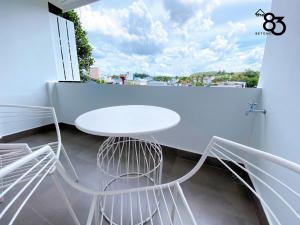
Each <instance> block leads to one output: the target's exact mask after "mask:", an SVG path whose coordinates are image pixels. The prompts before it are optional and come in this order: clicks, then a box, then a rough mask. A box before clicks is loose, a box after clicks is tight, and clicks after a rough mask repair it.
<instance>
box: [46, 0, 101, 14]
mask: <svg viewBox="0 0 300 225" xmlns="http://www.w3.org/2000/svg"><path fill="white" fill-rule="evenodd" d="M97 1H99V0H49V2H51V3H52V4H54V5H55V6H57V7H59V8H61V9H62V10H63V12H67V11H70V10H72V9H76V8H79V7H81V6H84V5H87V4H90V3H93V2H97Z"/></svg>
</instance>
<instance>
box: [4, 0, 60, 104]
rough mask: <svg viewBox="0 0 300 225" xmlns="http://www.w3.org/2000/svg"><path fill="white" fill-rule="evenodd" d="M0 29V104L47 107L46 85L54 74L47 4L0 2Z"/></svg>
mask: <svg viewBox="0 0 300 225" xmlns="http://www.w3.org/2000/svg"><path fill="white" fill-rule="evenodd" d="M0 28H1V35H0V49H1V53H0V68H1V69H0V104H3V103H9V104H29V105H49V101H48V95H47V89H46V82H47V81H51V80H57V74H56V67H55V61H54V54H53V48H52V40H51V33H50V31H51V29H50V23H49V13H48V3H47V1H44V0H26V1H24V0H10V1H1V6H0Z"/></svg>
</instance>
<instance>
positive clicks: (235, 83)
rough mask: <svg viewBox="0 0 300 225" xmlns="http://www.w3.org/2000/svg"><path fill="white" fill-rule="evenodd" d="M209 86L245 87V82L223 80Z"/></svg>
mask: <svg viewBox="0 0 300 225" xmlns="http://www.w3.org/2000/svg"><path fill="white" fill-rule="evenodd" d="M211 87H235V88H245V87H246V82H243V81H224V82H219V83H217V84H215V85H212V86H211Z"/></svg>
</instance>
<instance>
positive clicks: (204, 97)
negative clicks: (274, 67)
mask: <svg viewBox="0 0 300 225" xmlns="http://www.w3.org/2000/svg"><path fill="white" fill-rule="evenodd" d="M54 85H55V87H54V89H53V93H56V97H55V96H54V100H53V102H55V103H56V108H58V109H59V111H60V112H61V114H60V121H61V122H64V123H69V124H74V121H75V119H76V117H77V116H79V115H80V114H82V113H84V112H87V111H90V110H93V109H96V108H101V107H108V106H114V105H126V104H145V105H155V106H161V107H166V108H169V109H173V110H175V111H176V112H178V113H179V114H180V115H181V117H182V121H181V123H180V124H179V125H178V126H177V127H175V128H173V129H171V130H169V131H165V132H161V133H159V134H157V135H156V137H157V139H158V141H159V142H160V143H161V144H164V145H167V146H171V147H176V148H179V149H184V150H188V151H191V152H198V153H201V152H202V150H203V149H204V148H205V147H206V145H207V144H208V142H209V140H210V138H211V137H212V136H213V135H218V136H221V137H225V138H228V139H231V140H235V141H238V142H240V143H244V144H250V140H251V138H250V134H251V130H252V125H253V119H254V117H253V115H249V116H245V111H246V109H247V107H248V103H249V102H255V101H257V98H258V97H259V95H260V91H261V90H260V89H243V88H202V87H155V86H119V85H98V84H93V83H87V84H76V83H75V84H74V83H56V84H54ZM57 96H58V98H57ZM110 119H111V120H113V118H110Z"/></svg>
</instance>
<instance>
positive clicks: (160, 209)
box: [0, 137, 300, 225]
mask: <svg viewBox="0 0 300 225" xmlns="http://www.w3.org/2000/svg"><path fill="white" fill-rule="evenodd" d="M19 147H21V146H19ZM27 152H28V149H27V150H26V151H25V150H23V151H22V153H23V154H25V156H20V157H17V158H16V159H14V158H12V160H11V161H12V162H11V163H9V164H8V165H6V166H5V167H4V168H2V169H1V170H0V179H5V178H6V176H10V174H12V173H13V172H14V171H16V170H18V169H19V168H24V166H25V165H27V164H28V163H30V162H32V161H33V162H34V164H33V166H32V165H30V166H29V168H30V169H31V170H34V168H33V167H34V166H35V168H37V167H39V170H37V171H41V172H40V173H39V174H38V172H34V174H35V175H33V176H32V178H31V179H30V180H29V181H27V180H26V179H25V180H26V181H27V182H31V183H33V181H35V182H37V184H39V183H40V182H41V179H42V178H43V177H44V175H45V176H46V175H47V174H49V173H51V170H52V168H56V171H57V173H55V174H53V178H54V179H53V180H54V181H55V184H56V185H57V187H58V189H59V190H60V193H61V194H62V197H63V199H64V200H65V202H66V206H67V208H68V209H69V212H70V214H71V216H72V218H73V220H74V224H76V225H80V222H79V220H78V218H77V215H76V214H75V212H74V210H73V208H72V205H71V203H70V202H69V200H68V198H67V197H66V195H65V193H64V189H63V188H62V186H61V184H60V182H59V179H56V178H55V177H56V176H57V175H59V176H61V177H62V178H63V180H65V181H66V182H67V183H68V184H70V185H71V187H73V188H74V189H76V190H78V191H80V192H83V193H85V194H88V195H90V196H92V201H91V205H90V210H89V214H88V215H87V220H86V223H85V224H87V225H90V224H92V222H93V221H94V222H95V225H100V224H101V225H102V224H123V225H136V224H142V223H143V222H144V218H145V217H147V222H148V223H149V224H151V225H159V224H168V225H169V224H181V225H188V224H193V225H195V224H197V222H196V220H195V218H194V216H193V213H192V211H191V209H190V207H189V205H188V203H187V201H186V198H185V196H184V194H183V191H182V189H181V186H180V184H181V183H183V182H185V181H186V180H188V179H190V178H191V177H192V176H193V175H194V174H195V173H196V172H197V171H198V170H199V169H200V168H201V166H202V165H203V163H204V162H205V160H206V158H207V157H208V156H209V155H212V156H214V157H215V158H216V159H218V160H219V161H220V162H221V163H222V164H223V165H224V166H225V167H226V168H227V169H228V170H229V171H231V172H232V173H233V174H234V175H235V176H236V177H237V178H238V179H239V180H240V181H241V183H243V184H244V185H245V187H247V188H248V189H249V190H250V191H252V192H253V194H254V195H255V196H256V197H257V198H258V199H259V200H260V202H261V204H262V205H263V206H264V208H265V210H266V211H267V212H268V213H270V216H271V217H272V219H273V220H274V224H279V225H280V224H283V225H286V224H287V223H284V222H283V221H282V218H280V215H279V214H278V213H275V212H274V208H276V207H278V205H271V204H269V203H268V202H267V199H265V196H264V195H261V194H260V193H259V192H258V191H257V190H255V188H253V187H252V186H251V185H250V184H249V183H248V182H247V180H245V179H244V178H243V177H242V176H241V175H239V173H238V172H236V171H235V169H233V168H232V164H234V165H235V166H236V167H238V168H239V169H241V170H244V171H246V172H247V174H249V176H250V177H251V178H252V179H257V180H258V181H260V183H261V184H262V185H264V186H265V187H266V188H267V189H268V190H269V191H270V193H271V194H274V198H277V199H279V201H280V202H282V203H283V204H282V208H281V209H283V210H288V211H290V212H291V217H292V216H293V219H294V220H291V221H293V222H291V223H288V224H289V225H290V224H295V225H296V224H300V219H299V209H298V208H299V205H296V206H292V201H291V200H288V199H287V198H286V197H284V196H282V194H281V192H282V189H279V190H277V191H276V190H275V187H277V186H275V185H272V186H271V185H270V184H269V182H267V181H268V180H263V179H262V178H261V177H259V176H258V175H257V174H256V173H255V172H253V170H251V169H250V167H252V168H255V170H256V171H259V172H261V173H262V174H263V175H264V176H267V177H268V178H270V179H271V180H272V181H275V182H276V183H278V184H279V185H280V186H281V188H284V189H286V190H287V191H289V192H291V194H293V195H294V196H295V198H297V199H299V196H300V195H299V193H298V192H297V191H296V190H295V188H292V187H291V186H290V185H288V184H287V183H286V182H283V181H281V180H280V179H279V178H276V177H275V176H274V175H272V174H270V173H269V172H267V171H266V170H264V169H262V168H260V167H259V166H258V165H255V164H254V162H256V161H257V159H259V160H262V161H266V162H267V163H272V164H274V165H276V166H279V167H281V168H282V169H285V170H288V171H290V172H291V173H295V174H296V177H297V178H299V174H300V165H298V164H296V163H293V162H291V161H288V160H285V159H283V158H280V157H277V156H274V155H272V154H269V153H265V152H262V151H259V150H257V149H254V148H250V147H248V146H245V145H241V144H238V143H235V142H232V141H229V140H225V139H222V138H219V137H213V138H212V139H211V141H210V143H209V145H208V146H207V148H206V149H205V151H204V154H203V155H202V157H201V158H200V160H199V162H198V163H197V165H196V166H195V167H194V168H193V169H192V170H191V171H190V172H189V173H187V174H186V175H184V176H183V177H181V178H179V179H177V180H174V181H171V182H169V183H164V184H158V185H157V184H154V185H152V186H146V185H145V186H139V187H137V188H129V189H123V190H113V191H110V190H106V191H102V190H100V191H99V190H93V189H90V188H87V187H85V186H83V185H81V184H79V183H76V182H74V180H73V179H72V178H71V177H70V176H69V175H68V172H67V171H66V170H65V169H64V167H63V166H62V163H61V162H60V160H59V158H57V157H56V155H55V154H54V152H53V151H52V150H51V147H50V146H45V147H43V148H41V149H38V150H36V151H35V152H33V153H27ZM14 154H16V153H14ZM17 154H19V153H17ZM47 157H48V158H47ZM44 158H46V161H42V160H43V159H44ZM44 160H45V159H44ZM250 160H251V162H250ZM229 161H230V162H231V164H229V163H228V162H229ZM240 163H243V164H244V165H241V164H240ZM39 165H41V166H39ZM32 168H33V169H32ZM21 171H23V172H22V175H21V177H22V178H21V179H23V178H25V177H26V175H27V174H28V173H29V172H28V170H24V169H22V170H21ZM43 171H44V172H43ZM27 172H28V173H27ZM25 173H27V174H25ZM40 174H43V175H42V176H41V178H40V179H37V178H38V177H39V176H40ZM18 179H19V181H20V176H19V178H18ZM99 179H101V178H99ZM19 181H18V182H19ZM18 182H16V180H15V181H14V182H13V183H12V184H13V185H15V184H16V183H18ZM31 183H30V184H31ZM24 184H25V183H23V186H21V187H20V188H21V190H23V189H26V188H27V187H28V186H29V185H30V184H29V185H27V183H26V184H25V185H24ZM13 187H15V186H12V185H10V186H8V187H6V189H4V191H2V193H5V194H6V193H7V192H8V191H6V190H7V189H8V188H11V189H12V188H13ZM34 190H35V189H30V192H29V194H28V195H27V196H26V197H25V200H28V199H29V198H30V196H31V194H32V193H33V192H34ZM1 196H3V194H1V195H0V197H1ZM18 197H19V194H17V195H15V197H13V200H14V202H15V201H16V200H17V199H18ZM14 202H12V203H11V202H9V203H8V205H12V204H13V203H14ZM116 202H117V203H118V204H115V203H116ZM298 202H299V201H298ZM25 203H26V202H23V201H22V202H21V207H17V208H16V209H15V211H14V212H13V214H12V219H11V220H10V223H7V224H12V222H13V221H14V219H15V217H16V216H17V214H18V213H19V212H20V210H21V209H22V208H23V206H24V204H25ZM6 212H7V210H5V209H4V210H2V211H1V212H0V222H1V219H3V217H2V216H3V215H4V214H5V213H6ZM104 212H105V213H104ZM106 217H107V218H106Z"/></svg>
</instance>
